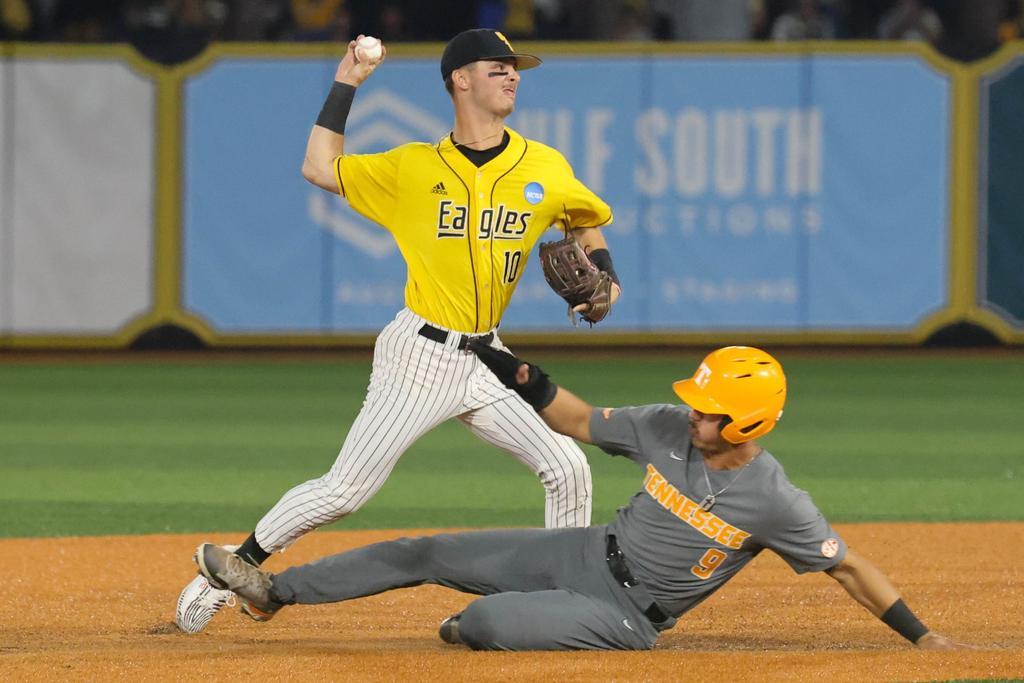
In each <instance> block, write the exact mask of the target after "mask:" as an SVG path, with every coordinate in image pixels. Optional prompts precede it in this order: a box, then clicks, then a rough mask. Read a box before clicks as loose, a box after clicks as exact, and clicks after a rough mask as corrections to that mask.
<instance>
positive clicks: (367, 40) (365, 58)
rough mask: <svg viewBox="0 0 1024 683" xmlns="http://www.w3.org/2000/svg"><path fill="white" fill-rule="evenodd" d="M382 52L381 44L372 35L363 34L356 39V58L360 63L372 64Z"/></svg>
mask: <svg viewBox="0 0 1024 683" xmlns="http://www.w3.org/2000/svg"><path fill="white" fill-rule="evenodd" d="M383 54H384V49H383V46H382V45H381V44H380V41H379V40H377V39H376V38H374V37H373V36H363V37H362V38H360V39H359V40H357V41H356V59H358V60H359V61H360V62H361V63H362V62H365V63H367V64H373V63H374V62H378V61H380V58H381V55H383Z"/></svg>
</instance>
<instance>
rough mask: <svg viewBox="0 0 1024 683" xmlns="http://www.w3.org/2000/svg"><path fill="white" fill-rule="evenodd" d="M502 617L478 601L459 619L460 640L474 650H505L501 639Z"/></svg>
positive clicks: (464, 611)
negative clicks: (500, 642)
mask: <svg viewBox="0 0 1024 683" xmlns="http://www.w3.org/2000/svg"><path fill="white" fill-rule="evenodd" d="M499 620H500V616H499V615H498V614H496V613H495V611H494V610H491V609H488V607H487V605H486V603H485V602H484V601H482V600H477V601H475V602H472V603H470V605H469V607H467V608H466V609H465V610H463V612H462V616H461V617H459V638H461V639H462V642H463V643H465V644H466V645H467V646H469V648H470V649H472V650H504V649H508V648H506V647H502V646H501V645H500V644H499V641H500V639H501V626H500V621H499Z"/></svg>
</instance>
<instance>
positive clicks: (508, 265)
mask: <svg viewBox="0 0 1024 683" xmlns="http://www.w3.org/2000/svg"><path fill="white" fill-rule="evenodd" d="M522 261H523V252H521V251H506V252H505V274H504V275H503V276H502V280H503V281H504V282H505V283H506V284H512V283H513V282H515V281H516V277H518V276H519V265H520V264H521V263H522Z"/></svg>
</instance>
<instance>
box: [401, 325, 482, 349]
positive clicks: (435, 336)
mask: <svg viewBox="0 0 1024 683" xmlns="http://www.w3.org/2000/svg"><path fill="white" fill-rule="evenodd" d="M419 334H420V336H421V337H426V338H427V339H429V340H430V341H436V342H437V343H438V344H444V343H445V342H446V341H448V335H449V334H458V335H459V351H465V350H466V345H467V344H469V342H470V340H472V339H476V340H478V341H479V342H480V343H481V344H485V345H488V346H490V344H491V341H492V340H493V339H494V333H493V332H488V333H487V334H481V335H477V336H472V335H468V334H459V333H458V332H448V331H447V330H442V329H441V328H439V327H434V326H433V325H431V324H429V323H425V324H424V325H423V327H421V328H420V332H419Z"/></svg>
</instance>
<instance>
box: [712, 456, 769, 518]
mask: <svg viewBox="0 0 1024 683" xmlns="http://www.w3.org/2000/svg"><path fill="white" fill-rule="evenodd" d="M756 457H757V456H754V458H756ZM754 458H751V459H750V460H748V461H747V464H746V465H744V466H743V467H741V468H740V471H739V472H737V473H736V474H735V475H734V476H733V478H732V479H730V480H729V483H728V484H726V485H725V486H723V487H722V488H720V489H719V490H718V493H715V490H714V489H713V488H711V478H710V477H709V476H708V466H707V464H706V463H705V462H704V458H703V457H701V459H700V464H701V466H702V467H703V468H704V483H705V484H707V485H708V495H706V496H704V500H702V501H700V509H701V510H704V511H705V512H707V511H708V510H710V509H711V508H713V507H714V506H715V503H717V502H718V497H719V496H720V495H722V494H723V493H725V490H726V489H728V488H729V487H730V486H732V485H733V484H735V483H736V480H737V479H739V478H740V476H741V475H742V474H743V473H744V472H745V471H746V470H747V468H748V467H750V463H752V462H754Z"/></svg>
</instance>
